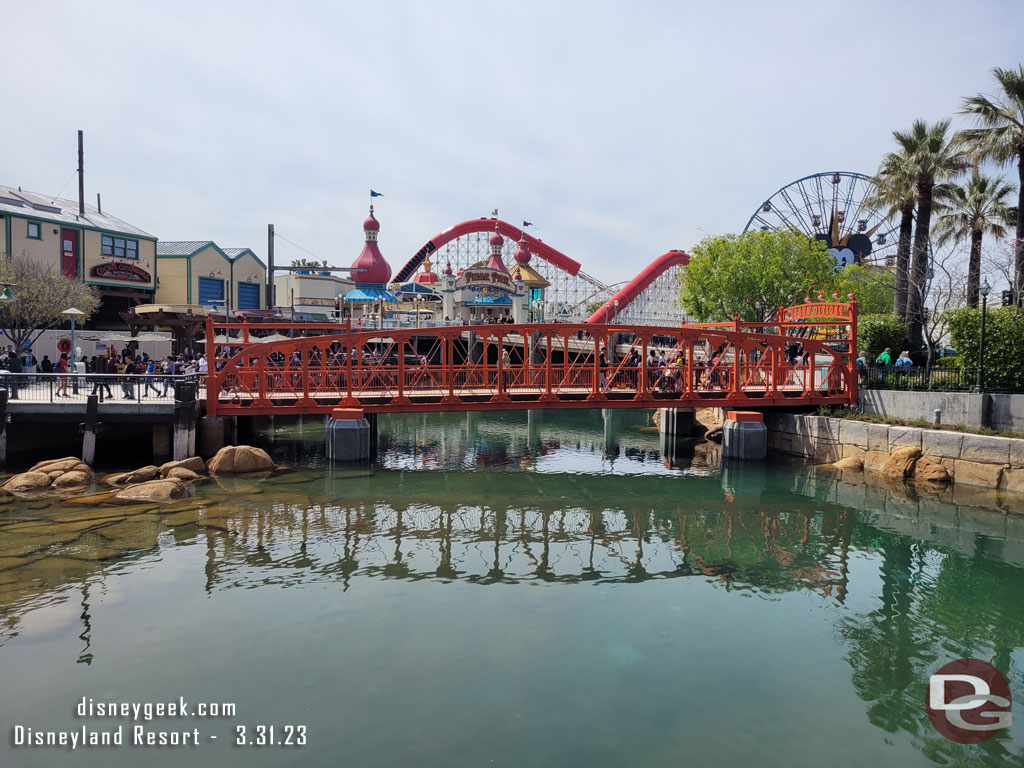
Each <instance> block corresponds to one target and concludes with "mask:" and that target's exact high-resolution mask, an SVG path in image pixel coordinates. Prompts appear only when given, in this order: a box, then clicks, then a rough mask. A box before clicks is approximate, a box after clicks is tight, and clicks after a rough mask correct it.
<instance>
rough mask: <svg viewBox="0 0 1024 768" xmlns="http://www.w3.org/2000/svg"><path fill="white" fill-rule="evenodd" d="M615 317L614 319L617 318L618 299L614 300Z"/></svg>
mask: <svg viewBox="0 0 1024 768" xmlns="http://www.w3.org/2000/svg"><path fill="white" fill-rule="evenodd" d="M615 316H616V317H618V316H619V300H618V299H616V300H615Z"/></svg>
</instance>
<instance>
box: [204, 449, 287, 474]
mask: <svg viewBox="0 0 1024 768" xmlns="http://www.w3.org/2000/svg"><path fill="white" fill-rule="evenodd" d="M273 469H274V462H273V460H272V459H271V458H270V456H269V455H268V454H267V452H266V451H264V450H263V449H261V448H254V447H253V446H251V445H237V446H236V445H228V446H225V447H223V448H221V449H220V450H219V451H217V455H216V456H214V457H213V458H212V459H210V460H209V461H208V462H206V470H207V471H208V472H209V473H210V474H211V475H236V474H245V473H248V472H267V471H271V470H273Z"/></svg>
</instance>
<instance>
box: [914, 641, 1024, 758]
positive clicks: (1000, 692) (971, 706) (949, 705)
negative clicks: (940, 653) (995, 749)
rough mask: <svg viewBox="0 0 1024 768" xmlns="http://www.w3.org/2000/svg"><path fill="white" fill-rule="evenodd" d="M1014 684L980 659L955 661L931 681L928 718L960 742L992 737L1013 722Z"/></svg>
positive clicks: (948, 737) (976, 742)
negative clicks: (1012, 688)
mask: <svg viewBox="0 0 1024 768" xmlns="http://www.w3.org/2000/svg"><path fill="white" fill-rule="evenodd" d="M1011 717H1012V715H1011V713H1010V684H1009V682H1007V680H1006V678H1005V677H1004V676H1003V674H1002V672H1000V671H999V670H998V669H996V668H995V667H993V666H992V665H991V664H989V663H988V662H985V661H981V660H980V659H957V660H956V661H951V662H950V663H949V664H947V665H946V666H944V667H943V668H942V669H940V670H939V671H938V673H936V674H934V675H932V676H931V678H930V679H929V681H928V719H929V720H931V721H932V725H933V726H935V730H937V731H938V732H939V733H941V734H942V735H943V736H945V737H946V738H947V739H949V740H950V741H955V742H957V743H958V744H980V743H981V742H983V741H988V740H989V739H991V738H992V737H993V736H995V735H996V734H997V733H999V731H1001V730H1003V729H1004V728H1006V727H1008V726H1009V725H1010V722H1011Z"/></svg>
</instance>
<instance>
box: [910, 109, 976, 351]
mask: <svg viewBox="0 0 1024 768" xmlns="http://www.w3.org/2000/svg"><path fill="white" fill-rule="evenodd" d="M948 132H949V120H940V121H939V122H937V123H933V124H932V125H929V124H928V123H926V122H925V121H924V120H915V121H914V124H913V125H912V126H911V128H910V130H909V131H894V132H893V134H892V135H893V138H894V139H896V143H897V144H898V145H899V148H900V152H901V153H903V154H905V155H906V157H907V162H908V163H909V167H910V168H911V169H912V170H913V172H914V175H915V179H916V184H917V222H916V223H917V226H916V227H915V228H914V246H913V250H912V252H911V267H910V282H909V284H908V287H907V321H908V326H909V343H910V349H912V350H918V349H920V348H921V346H922V343H923V335H922V330H923V327H924V294H925V289H926V287H927V275H928V252H929V242H928V238H929V236H930V234H931V221H932V199H933V195H934V193H935V191H936V185H937V184H941V183H942V182H943V181H945V180H946V179H950V178H952V177H954V176H956V175H958V174H959V173H961V172H962V171H963V170H964V169H965V168H966V167H967V154H966V153H965V152H963V151H962V150H960V149H958V148H956V147H954V146H953V144H952V142H951V141H950V139H949V137H948V136H947V133H948Z"/></svg>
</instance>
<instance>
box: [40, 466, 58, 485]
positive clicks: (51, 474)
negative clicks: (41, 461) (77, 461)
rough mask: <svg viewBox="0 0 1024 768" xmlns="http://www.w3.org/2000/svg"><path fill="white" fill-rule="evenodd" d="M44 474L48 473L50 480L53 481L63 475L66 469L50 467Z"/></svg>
mask: <svg viewBox="0 0 1024 768" xmlns="http://www.w3.org/2000/svg"><path fill="white" fill-rule="evenodd" d="M35 471H36V472H40V471H42V470H38V469H37V470H35ZM43 474H44V475H46V476H47V477H48V478H50V482H51V483H52V482H53V481H54V480H56V479H57V478H58V477H60V476H61V475H63V474H64V470H63V469H48V470H46V471H45V472H43Z"/></svg>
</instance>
